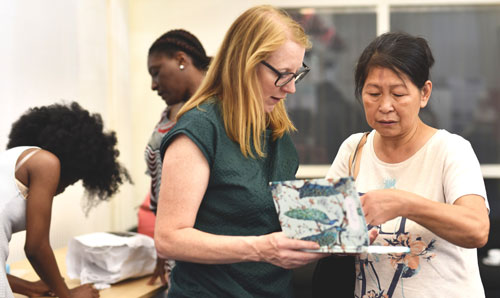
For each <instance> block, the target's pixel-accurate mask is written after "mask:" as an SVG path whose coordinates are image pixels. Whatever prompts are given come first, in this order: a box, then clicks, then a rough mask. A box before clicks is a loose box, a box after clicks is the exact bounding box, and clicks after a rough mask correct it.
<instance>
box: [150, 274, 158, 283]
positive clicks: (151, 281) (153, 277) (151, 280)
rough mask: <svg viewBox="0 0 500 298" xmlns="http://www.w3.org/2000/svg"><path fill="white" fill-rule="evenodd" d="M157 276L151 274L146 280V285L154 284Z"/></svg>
mask: <svg viewBox="0 0 500 298" xmlns="http://www.w3.org/2000/svg"><path fill="white" fill-rule="evenodd" d="M157 277H158V276H157V275H156V274H153V276H151V278H150V279H149V280H148V285H154V284H155V282H156V278H157Z"/></svg>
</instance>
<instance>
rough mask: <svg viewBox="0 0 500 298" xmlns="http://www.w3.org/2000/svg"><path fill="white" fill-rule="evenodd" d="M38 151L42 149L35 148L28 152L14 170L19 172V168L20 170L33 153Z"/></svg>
mask: <svg viewBox="0 0 500 298" xmlns="http://www.w3.org/2000/svg"><path fill="white" fill-rule="evenodd" d="M38 151H40V148H36V149H35V150H33V151H31V152H30V153H28V154H26V155H25V156H24V157H23V159H21V160H20V161H19V162H18V163H17V165H16V169H15V170H14V171H15V172H17V170H19V168H20V167H21V166H22V165H23V164H24V163H25V162H26V161H27V160H28V159H29V158H30V157H32V156H33V155H35V153H37V152H38Z"/></svg>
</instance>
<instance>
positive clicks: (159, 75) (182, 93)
mask: <svg viewBox="0 0 500 298" xmlns="http://www.w3.org/2000/svg"><path fill="white" fill-rule="evenodd" d="M184 56H185V54H180V52H177V53H176V54H175V55H174V57H172V58H170V57H168V56H167V55H165V54H163V53H158V52H153V53H151V54H150V55H149V56H148V71H149V74H150V75H151V80H152V81H151V89H153V90H154V91H156V92H157V93H158V96H160V97H161V98H162V99H163V100H164V101H165V103H166V104H167V105H168V106H173V105H175V104H179V103H182V102H185V101H186V100H187V99H189V97H190V96H191V93H190V92H189V87H188V82H189V80H188V79H186V75H187V73H188V68H187V63H188V62H187V61H186V60H185V59H184ZM180 65H183V66H184V69H183V70H181V69H180Z"/></svg>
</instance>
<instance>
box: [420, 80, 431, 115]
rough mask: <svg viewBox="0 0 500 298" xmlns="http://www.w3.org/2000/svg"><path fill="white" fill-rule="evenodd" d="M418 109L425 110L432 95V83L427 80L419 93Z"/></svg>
mask: <svg viewBox="0 0 500 298" xmlns="http://www.w3.org/2000/svg"><path fill="white" fill-rule="evenodd" d="M420 93H421V94H420V108H425V106H427V103H428V102H429V98H430V97H431V93H432V82H431V81H429V80H427V81H425V83H424V87H422V90H421V91H420Z"/></svg>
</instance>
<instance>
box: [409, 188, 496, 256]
mask: <svg viewBox="0 0 500 298" xmlns="http://www.w3.org/2000/svg"><path fill="white" fill-rule="evenodd" d="M405 195H406V196H407V199H408V200H407V201H408V205H407V208H405V210H406V212H407V214H406V215H404V216H405V217H407V218H409V219H411V220H413V221H415V222H417V223H419V224H420V225H422V226H424V227H425V228H427V229H428V230H430V231H432V232H433V233H434V234H436V235H438V236H439V237H441V238H443V239H445V240H447V241H449V242H451V243H453V244H455V245H458V246H461V247H465V248H477V247H482V246H484V245H485V244H486V241H487V239H488V232H489V219H488V216H487V212H486V207H484V211H483V210H478V209H471V208H470V207H469V206H464V205H461V204H457V203H456V204H454V205H448V204H444V203H438V202H434V201H431V200H428V199H425V198H422V197H420V196H418V195H415V194H412V193H406V194H405ZM481 199H482V198H480V197H479V200H481Z"/></svg>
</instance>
